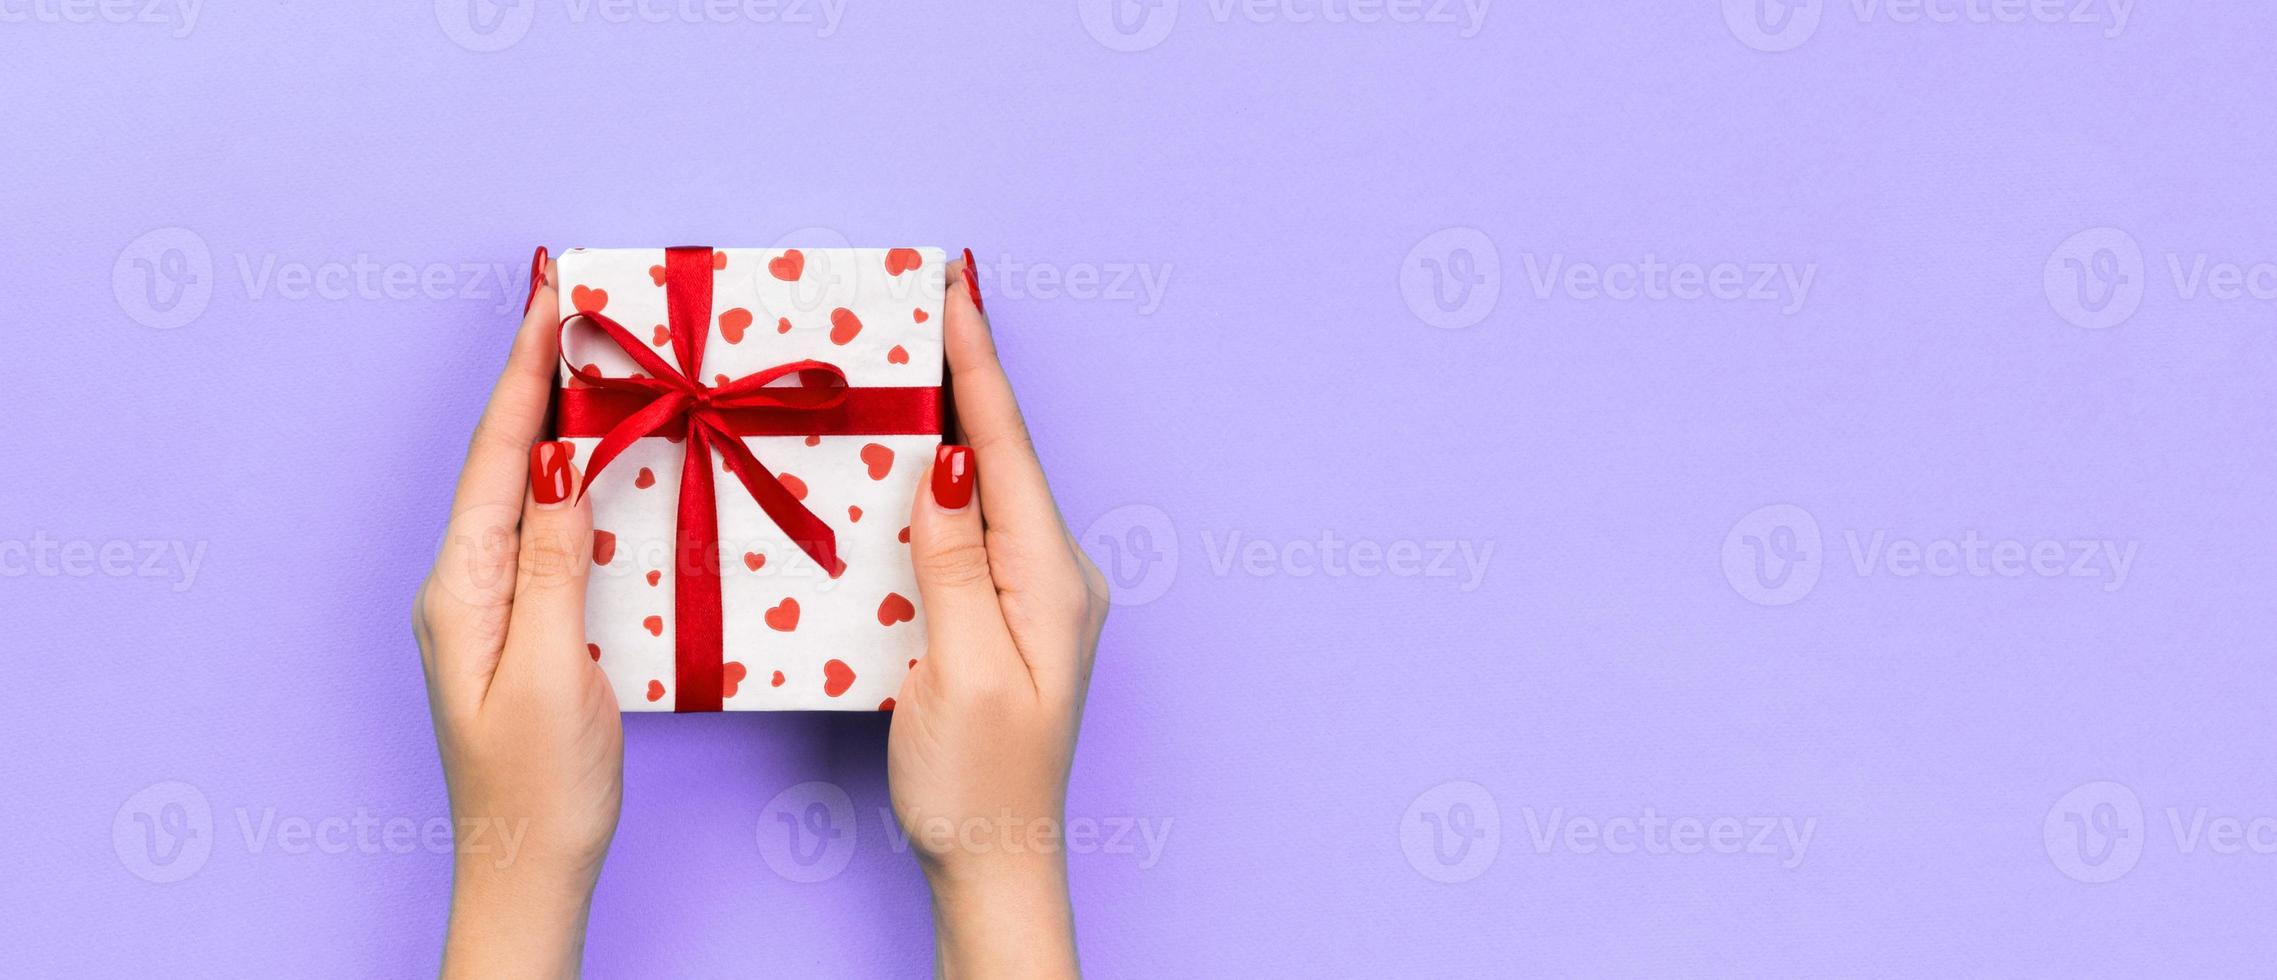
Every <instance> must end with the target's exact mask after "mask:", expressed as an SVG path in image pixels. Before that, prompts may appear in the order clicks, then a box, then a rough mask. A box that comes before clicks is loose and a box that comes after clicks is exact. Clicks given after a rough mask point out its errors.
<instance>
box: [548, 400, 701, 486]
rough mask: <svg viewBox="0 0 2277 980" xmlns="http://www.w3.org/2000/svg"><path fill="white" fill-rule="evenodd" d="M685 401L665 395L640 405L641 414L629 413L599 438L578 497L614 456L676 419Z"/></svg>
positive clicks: (639, 412) (684, 406) (686, 402)
mask: <svg viewBox="0 0 2277 980" xmlns="http://www.w3.org/2000/svg"><path fill="white" fill-rule="evenodd" d="M688 401H689V399H688V396H686V395H677V394H675V395H666V396H664V397H662V398H659V399H657V400H655V401H653V402H650V403H648V404H647V405H644V406H642V407H641V409H640V411H637V412H634V413H632V414H631V415H630V416H627V417H626V418H625V420H624V421H622V422H619V423H617V424H616V426H615V427H613V428H611V429H610V430H609V431H608V433H607V434H605V435H603V436H602V437H601V442H600V443H599V444H598V445H596V446H594V447H593V455H592V457H591V458H589V459H587V460H586V461H585V479H584V481H583V482H581V483H580V484H579V485H578V487H577V495H578V496H580V497H582V496H584V495H585V491H587V490H590V489H592V487H593V478H594V477H596V476H600V475H601V471H602V470H603V469H606V468H607V467H608V465H609V462H610V461H611V460H614V459H616V458H617V454H619V453H622V452H624V451H625V450H626V449H629V448H631V447H632V444H633V443H634V442H636V441H638V440H640V439H641V437H643V436H646V435H649V434H650V433H653V432H655V431H656V430H657V429H660V428H663V427H664V426H665V425H666V424H668V423H670V422H671V421H672V420H673V419H674V418H677V417H678V416H679V415H680V413H681V412H682V411H683V410H685V409H686V408H687V407H688ZM706 476H709V474H706Z"/></svg>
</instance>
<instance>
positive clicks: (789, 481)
mask: <svg viewBox="0 0 2277 980" xmlns="http://www.w3.org/2000/svg"><path fill="white" fill-rule="evenodd" d="M775 482H777V483H780V484H782V485H783V489H785V490H788V491H790V492H791V496H792V497H794V498H796V499H799V500H805V499H806V481H805V480H801V479H799V478H798V477H795V476H792V475H790V474H789V473H777V474H775Z"/></svg>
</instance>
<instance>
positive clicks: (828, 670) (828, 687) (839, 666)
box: [822, 660, 854, 697]
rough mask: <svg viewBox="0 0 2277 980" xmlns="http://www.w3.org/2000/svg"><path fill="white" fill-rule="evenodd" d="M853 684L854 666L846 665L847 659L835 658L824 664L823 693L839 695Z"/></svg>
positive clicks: (833, 695)
mask: <svg viewBox="0 0 2277 980" xmlns="http://www.w3.org/2000/svg"><path fill="white" fill-rule="evenodd" d="M853 686H854V668H852V667H848V666H846V661H843V660H833V661H831V662H829V663H826V664H823V665H822V693H824V694H827V695H830V696H831V697H837V696H839V695H841V694H844V693H846V689H847V688H849V687H853Z"/></svg>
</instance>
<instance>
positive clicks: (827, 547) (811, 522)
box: [560, 258, 847, 578]
mask: <svg viewBox="0 0 2277 980" xmlns="http://www.w3.org/2000/svg"><path fill="white" fill-rule="evenodd" d="M703 272H704V275H705V276H706V277H707V278H708V277H709V276H710V274H711V266H710V259H708V258H707V259H705V260H704V267H703ZM671 295H673V296H677V295H679V293H678V292H673V293H672V294H671ZM705 298H706V302H707V303H708V302H709V290H708V289H707V290H706V296H705ZM707 308H708V307H707ZM675 309H677V306H675ZM678 319H679V318H676V319H675V322H676V323H677V322H678ZM579 322H584V323H589V324H591V325H593V326H595V327H598V328H599V329H600V331H601V334H602V336H605V337H607V338H609V340H610V341H612V342H613V343H615V344H616V346H617V348H618V349H620V350H622V351H624V352H625V354H626V355H627V356H629V357H631V358H632V360H633V363H634V364H637V365H639V366H640V367H641V368H642V369H644V370H646V371H648V372H650V374H651V375H652V376H651V377H630V378H613V377H609V376H607V375H604V374H601V373H600V372H599V371H595V370H592V369H590V368H588V367H580V366H579V365H578V364H577V363H576V361H575V360H573V359H572V358H571V357H570V356H569V330H570V326H571V325H572V324H576V323H579ZM672 343H673V345H674V346H675V347H678V346H679V344H680V334H679V333H678V332H677V331H675V332H674V333H673V334H672ZM699 343H700V342H699ZM560 345H561V360H562V363H563V364H564V365H567V366H568V368H569V374H570V376H571V377H573V378H576V379H577V380H578V381H579V382H581V383H583V384H585V385H588V386H590V387H593V388H599V389H602V390H605V391H615V392H625V393H630V394H634V395H637V396H641V397H644V398H645V399H646V401H645V403H643V404H641V405H640V406H639V407H638V408H636V409H634V410H633V411H631V412H630V413H629V414H627V415H625V416H624V418H623V419H622V420H621V421H618V422H617V423H616V424H615V425H613V426H611V427H610V428H609V430H608V431H607V432H606V433H604V434H603V435H602V436H601V443H600V445H598V446H596V447H594V449H593V457H592V460H591V462H589V463H587V464H586V467H585V480H584V482H583V484H582V485H581V486H580V487H579V488H578V492H579V493H580V494H582V493H584V492H585V491H586V490H588V489H591V488H592V486H593V478H594V477H597V476H599V475H600V474H601V471H602V470H604V469H607V468H608V465H609V464H610V463H611V462H613V461H614V460H615V459H616V458H617V456H618V455H620V454H622V453H623V452H624V451H625V450H626V449H627V448H630V447H631V446H632V444H633V442H634V441H635V440H638V439H641V438H643V437H646V436H651V435H657V434H660V433H676V434H684V435H686V436H688V457H687V461H686V465H688V466H709V465H710V459H709V457H710V453H709V452H702V453H700V454H699V450H704V449H707V448H708V449H717V450H719V451H720V455H721V456H722V457H723V458H724V460H725V462H726V463H727V466H728V470H729V472H731V473H734V474H735V476H736V478H737V482H740V483H742V484H743V488H744V490H745V491H747V492H749V493H750V494H751V499H753V500H755V501H757V502H758V503H759V506H760V508H761V509H763V510H765V511H766V512H767V516H768V517H770V518H773V519H774V521H775V523H776V525H778V526H780V527H781V528H782V529H783V532H784V533H785V534H787V535H789V536H790V539H791V541H792V543H794V544H796V545H798V547H799V550H800V551H803V552H806V554H807V557H809V558H812V559H814V562H815V564H817V565H820V566H822V568H823V569H824V570H825V571H828V572H829V573H830V575H831V577H833V578H836V577H837V576H838V574H839V573H840V572H842V571H844V570H845V566H844V565H843V564H842V563H840V562H839V560H838V537H837V534H836V533H835V532H833V531H831V530H830V525H828V524H825V523H823V521H822V518H819V517H816V516H814V512H813V511H810V510H808V509H807V508H806V505H805V504H802V503H800V502H799V499H798V498H797V497H794V496H792V495H791V493H790V491H788V490H785V489H784V488H783V485H782V482H781V481H779V480H777V479H775V475H774V474H773V473H771V472H769V471H768V470H767V468H766V467H765V466H762V465H760V463H759V459H758V457H756V456H753V455H751V450H750V448H749V447H746V446H745V445H744V444H743V440H742V439H740V438H737V437H736V436H735V434H734V433H733V432H732V431H731V430H730V428H729V426H728V425H727V423H726V421H725V420H724V419H723V418H722V417H721V416H720V414H719V410H720V409H770V410H774V411H780V412H793V413H802V414H814V415H817V416H824V415H828V414H829V413H831V412H833V411H835V410H836V409H838V408H839V407H840V406H842V405H844V404H845V402H846V391H847V388H846V372H845V371H842V370H840V369H839V368H838V366H837V365H835V364H830V363H827V362H823V361H814V360H805V361H790V362H788V363H784V364H777V365H775V366H774V367H770V368H764V369H761V370H758V371H753V372H751V373H750V374H746V375H744V376H742V377H740V378H732V379H729V380H727V381H724V382H722V383H720V384H718V385H716V386H714V385H706V384H703V383H702V382H699V381H696V380H695V379H693V378H691V377H689V376H688V374H687V373H685V372H683V371H682V370H681V366H680V365H674V364H673V363H671V362H670V361H666V360H665V359H663V358H661V357H658V356H656V353H655V352H654V351H652V350H650V349H649V348H648V345H647V344H644V343H641V341H640V338H638V337H635V336H633V334H632V331H630V330H626V329H625V328H624V325H623V324H620V323H618V322H617V321H615V320H612V319H610V318H609V317H607V316H605V315H603V314H600V313H594V312H590V311H579V312H578V313H576V314H574V315H572V316H570V317H569V318H567V319H565V320H563V321H561V334H560ZM686 357H687V355H686V354H684V353H683V354H682V358H683V363H686ZM794 375H796V376H798V377H799V378H800V380H801V381H802V384H801V385H799V386H797V387H789V386H781V385H777V384H776V382H778V381H781V380H783V379H785V378H789V377H792V376H794ZM810 377H812V378H820V379H824V380H826V381H828V382H830V384H828V385H826V386H822V387H814V386H809V385H806V384H804V383H803V382H804V381H805V380H806V379H807V378H810ZM695 426H701V427H703V428H705V429H707V430H709V433H710V434H711V435H712V436H715V437H716V438H712V439H705V440H699V439H696V438H694V433H693V432H692V431H690V430H691V428H692V427H695ZM707 443H708V444H709V445H708V446H707V445H706V444H707ZM683 509H685V507H684V508H683Z"/></svg>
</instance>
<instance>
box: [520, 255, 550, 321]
mask: <svg viewBox="0 0 2277 980" xmlns="http://www.w3.org/2000/svg"><path fill="white" fill-rule="evenodd" d="M546 258H547V256H546V247H545V246H543V245H540V246H538V250H537V252H536V253H535V254H533V255H531V256H530V295H528V296H526V297H523V299H522V315H523V316H528V315H530V304H532V303H535V302H537V301H538V287H539V286H543V285H545V284H546Z"/></svg>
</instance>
